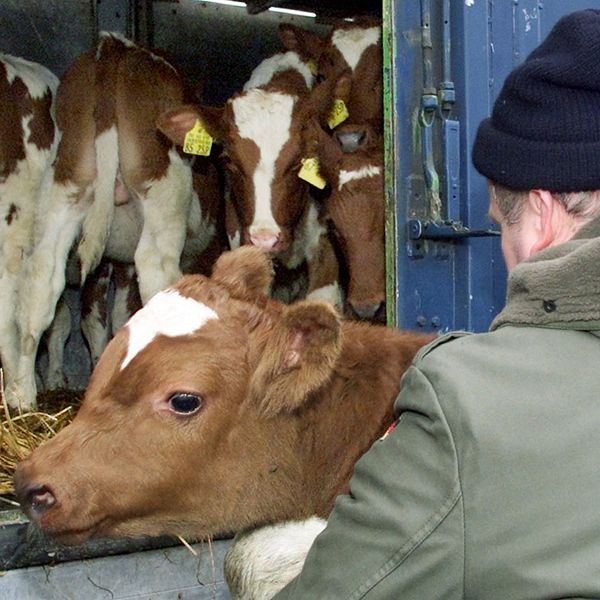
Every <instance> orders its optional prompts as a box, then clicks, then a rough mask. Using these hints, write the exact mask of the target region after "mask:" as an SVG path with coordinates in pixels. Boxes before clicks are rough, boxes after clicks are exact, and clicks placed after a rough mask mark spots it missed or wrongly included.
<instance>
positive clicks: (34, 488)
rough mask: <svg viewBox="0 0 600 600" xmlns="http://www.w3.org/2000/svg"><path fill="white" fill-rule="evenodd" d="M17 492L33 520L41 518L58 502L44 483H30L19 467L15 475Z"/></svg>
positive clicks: (20, 502) (22, 504) (22, 505)
mask: <svg viewBox="0 0 600 600" xmlns="http://www.w3.org/2000/svg"><path fill="white" fill-rule="evenodd" d="M14 484H15V494H16V496H17V500H18V501H19V504H20V505H21V508H22V509H23V511H24V512H25V513H26V514H27V515H28V516H29V517H31V518H32V519H33V520H37V519H39V518H40V517H41V516H42V515H43V514H44V513H45V512H46V511H47V510H48V509H49V508H51V507H52V506H54V505H55V504H56V496H55V495H54V493H53V492H52V490H51V489H50V488H49V487H48V486H47V485H43V484H30V483H28V482H27V481H26V480H25V478H24V477H23V476H22V474H21V472H20V471H19V470H18V469H17V471H16V472H15V476H14Z"/></svg>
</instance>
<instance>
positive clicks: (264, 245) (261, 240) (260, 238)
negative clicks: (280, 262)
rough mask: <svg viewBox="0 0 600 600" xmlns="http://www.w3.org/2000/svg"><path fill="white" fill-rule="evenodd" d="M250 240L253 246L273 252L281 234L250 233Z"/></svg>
mask: <svg viewBox="0 0 600 600" xmlns="http://www.w3.org/2000/svg"><path fill="white" fill-rule="evenodd" d="M250 241H251V242H252V245H253V246H256V247H257V248H260V249H261V250H264V251H265V252H273V251H275V250H277V247H278V245H279V244H280V242H281V234H277V233H262V232H261V233H251V234H250Z"/></svg>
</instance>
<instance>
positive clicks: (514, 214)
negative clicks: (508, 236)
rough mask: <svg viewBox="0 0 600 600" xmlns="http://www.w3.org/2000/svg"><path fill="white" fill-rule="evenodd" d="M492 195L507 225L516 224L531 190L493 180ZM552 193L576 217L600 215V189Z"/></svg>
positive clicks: (588, 217)
mask: <svg viewBox="0 0 600 600" xmlns="http://www.w3.org/2000/svg"><path fill="white" fill-rule="evenodd" d="M489 186H490V196H491V198H492V199H493V200H494V201H495V202H496V204H497V205H498V209H499V210H500V214H501V215H502V216H503V217H504V219H505V220H506V224H507V225H515V224H516V223H518V222H519V220H520V219H521V215H522V214H523V207H524V206H525V200H526V199H527V196H528V194H529V192H528V191H527V190H513V189H511V188H508V187H505V186H503V185H500V184H499V183H494V182H491V181H490V183H489ZM551 194H552V195H553V196H554V197H555V198H556V199H557V200H558V201H559V202H560V203H561V204H562V205H563V206H564V207H565V210H566V211H567V213H568V214H570V215H571V216H573V217H574V218H576V219H581V220H583V221H589V220H590V219H593V218H595V217H597V216H598V215H600V190H592V191H587V192H562V193H556V192H551Z"/></svg>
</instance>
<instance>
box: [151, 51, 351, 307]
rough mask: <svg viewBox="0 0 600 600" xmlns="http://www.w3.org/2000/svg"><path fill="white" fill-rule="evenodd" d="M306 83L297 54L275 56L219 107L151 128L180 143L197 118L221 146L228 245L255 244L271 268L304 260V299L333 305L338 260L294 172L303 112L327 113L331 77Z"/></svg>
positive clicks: (297, 265)
mask: <svg viewBox="0 0 600 600" xmlns="http://www.w3.org/2000/svg"><path fill="white" fill-rule="evenodd" d="M313 81H314V76H313V75H312V73H311V71H310V68H309V66H308V64H307V63H306V62H305V61H304V60H303V59H302V58H301V57H300V56H299V54H298V53H296V52H292V51H289V52H285V53H280V54H276V55H274V56H272V57H270V58H268V59H266V60H265V61H263V62H262V63H261V64H260V65H259V66H258V67H257V68H256V69H255V70H254V72H253V73H252V76H251V77H250V80H249V81H248V82H247V83H246V85H245V87H244V90H243V91H241V92H239V93H237V94H235V95H234V96H233V97H232V98H231V99H230V100H229V101H228V102H227V103H226V104H225V106H224V107H223V108H220V109H216V108H208V107H202V106H191V105H190V106H184V107H181V108H179V109H177V110H174V111H171V112H168V113H165V114H164V115H162V116H161V117H160V119H159V120H158V127H159V128H160V129H161V131H163V132H164V133H165V134H166V135H168V136H169V137H170V138H171V139H172V140H173V141H175V142H176V143H178V144H179V145H183V143H184V138H185V134H186V133H187V132H188V131H189V130H191V129H192V127H193V126H194V123H195V122H196V121H197V120H199V121H200V122H201V123H202V124H203V126H204V127H205V129H206V130H207V131H208V132H209V133H210V134H211V136H212V137H213V138H216V139H218V140H220V141H221V142H222V143H223V146H224V154H225V158H226V165H227V168H228V170H229V174H230V181H231V199H232V203H231V206H232V207H233V209H234V210H233V211H230V212H233V213H234V214H229V215H228V222H229V230H230V238H231V240H230V241H231V245H232V247H236V246H238V245H239V244H250V245H254V246H256V247H258V248H261V249H262V250H263V251H265V252H267V253H269V254H270V255H272V256H273V257H274V258H275V262H276V268H277V271H278V272H279V271H280V270H281V269H285V270H288V271H290V270H291V271H298V270H300V269H301V268H302V267H303V266H304V265H306V266H307V271H308V293H309V294H310V295H311V297H322V298H324V299H327V300H329V301H330V302H332V303H333V304H340V302H341V297H340V292H339V287H338V272H337V261H336V257H335V253H334V251H333V248H332V246H331V242H330V239H329V237H328V232H327V230H326V227H325V224H324V219H323V214H322V207H321V206H320V204H319V203H317V202H314V200H313V198H312V197H311V192H312V190H311V186H310V185H309V184H308V183H306V181H304V180H302V179H300V178H299V177H298V175H299V171H300V168H301V165H302V159H303V158H304V155H303V153H302V151H303V149H302V143H301V131H302V127H303V126H304V124H305V123H306V121H307V119H308V118H309V117H310V116H312V115H318V116H323V115H326V114H327V113H328V111H329V110H330V109H331V106H332V103H333V97H334V91H335V86H336V84H337V80H333V79H332V80H330V81H329V82H327V83H326V84H324V85H320V86H317V87H316V88H314V89H313ZM313 189H314V188H313ZM290 299H294V297H293V296H292V297H291V298H290Z"/></svg>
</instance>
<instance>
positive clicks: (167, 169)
mask: <svg viewBox="0 0 600 600" xmlns="http://www.w3.org/2000/svg"><path fill="white" fill-rule="evenodd" d="M185 99H186V96H185V92H184V86H183V83H182V80H181V77H180V76H179V74H178V73H177V71H176V70H175V69H174V68H173V67H172V66H171V65H170V64H169V63H167V62H166V61H165V60H163V59H162V58H159V57H158V56H156V55H154V54H152V53H151V52H149V51H147V50H144V49H142V48H139V47H137V46H135V45H133V44H132V43H131V42H129V41H128V40H126V39H125V38H122V37H119V36H116V35H113V34H101V36H100V40H99V42H98V44H97V46H96V47H95V48H94V49H92V50H90V51H89V52H87V53H85V54H83V55H82V56H80V57H79V58H78V59H77V60H76V61H75V62H74V63H73V65H72V66H71V67H70V68H69V69H68V71H67V72H66V73H65V75H64V76H63V78H62V80H61V83H60V86H59V89H58V94H57V108H56V116H57V125H58V129H59V131H60V134H61V139H60V144H59V147H58V151H57V157H56V161H55V164H54V168H53V173H52V184H51V187H50V189H49V191H48V192H47V193H46V194H45V195H44V197H43V202H42V204H41V206H40V214H41V215H43V216H42V217H41V219H40V222H41V223H42V226H41V231H40V235H39V239H38V241H37V244H36V246H35V248H34V250H33V253H32V255H31V257H30V258H29V260H28V262H27V264H26V272H25V275H24V277H23V281H22V290H23V293H22V294H21V298H20V302H19V326H20V330H21V332H20V333H21V342H20V348H19V352H20V356H19V368H18V374H17V380H16V382H14V385H12V386H11V387H10V388H7V399H8V402H9V404H10V405H12V406H21V407H31V406H35V396H36V386H35V379H34V377H33V373H34V363H35V357H36V352H37V348H38V344H39V340H40V336H41V335H42V333H43V331H44V330H45V329H46V328H47V327H48V326H49V324H50V322H51V321H52V318H53V315H54V311H55V306H56V302H57V300H58V298H59V296H60V294H61V292H62V291H63V289H64V286H65V265H66V263H67V256H68V253H69V251H70V250H71V248H72V246H73V245H74V244H75V243H76V258H77V261H78V263H79V273H80V280H81V281H82V282H83V281H85V279H86V277H87V275H88V274H89V273H90V272H91V271H92V270H93V269H94V268H95V267H96V266H97V265H98V264H99V262H100V260H101V258H102V256H103V255H104V253H105V251H106V248H107V245H108V241H109V234H110V232H111V229H113V225H115V218H116V216H117V213H118V212H125V213H126V212H128V211H129V210H131V211H137V212H138V214H139V215H141V222H142V226H141V230H140V232H138V233H139V241H138V242H137V245H136V247H135V256H134V258H135V265H136V270H137V275H138V279H139V286H140V293H141V297H142V300H147V299H148V298H150V297H151V296H152V295H153V294H154V293H155V292H157V291H158V290H160V289H163V288H165V287H167V286H168V285H169V284H171V283H172V282H173V281H175V280H176V279H178V278H179V276H180V275H181V271H180V268H179V261H180V256H181V251H182V248H183V244H184V239H185V235H186V227H187V223H188V221H189V219H190V218H191V217H190V211H191V210H194V206H195V204H194V203H192V202H191V199H192V173H191V169H190V165H189V163H188V161H187V160H186V159H184V158H182V156H181V155H180V153H179V152H178V151H177V149H176V148H175V147H174V146H173V145H172V143H171V142H170V141H169V140H167V139H166V138H165V137H164V136H162V135H160V134H159V133H158V132H157V131H156V128H155V121H156V118H157V117H158V115H159V114H161V113H162V112H163V111H165V110H168V109H169V108H172V107H174V106H177V105H180V104H181V103H182V102H184V101H185ZM130 199H133V202H134V203H135V207H134V208H131V209H130V208H123V209H122V211H118V210H117V207H118V206H119V205H120V204H125V205H126V206H129V205H131V201H130ZM115 228H117V229H118V227H116V225H115ZM127 233H128V234H129V231H128V230H127ZM126 237H127V236H125V235H124V236H117V240H116V243H115V253H116V254H119V252H120V251H121V250H122V249H123V248H122V247H121V246H127V245H128V244H129V240H128V239H126ZM113 258H116V259H119V256H113Z"/></svg>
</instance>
